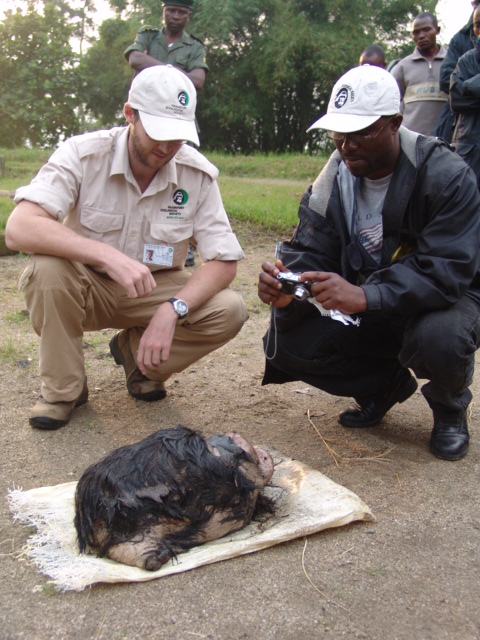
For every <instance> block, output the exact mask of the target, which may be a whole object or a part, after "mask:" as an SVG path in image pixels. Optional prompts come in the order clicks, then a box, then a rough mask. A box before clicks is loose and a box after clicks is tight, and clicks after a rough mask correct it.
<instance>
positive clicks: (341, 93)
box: [334, 84, 355, 109]
mask: <svg viewBox="0 0 480 640" xmlns="http://www.w3.org/2000/svg"><path fill="white" fill-rule="evenodd" d="M349 96H350V102H353V101H354V100H355V93H354V92H353V89H352V87H351V86H350V85H348V84H346V85H343V87H341V88H340V89H339V90H338V91H337V95H336V96H335V100H334V105H335V108H336V109H341V108H342V107H344V106H345V105H346V104H347V102H348V100H349Z"/></svg>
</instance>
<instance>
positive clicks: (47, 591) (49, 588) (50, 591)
mask: <svg viewBox="0 0 480 640" xmlns="http://www.w3.org/2000/svg"><path fill="white" fill-rule="evenodd" d="M42 592H43V595H44V596H47V597H48V598H52V597H53V596H58V595H59V592H58V590H57V589H55V585H54V584H53V582H47V583H46V584H44V585H43V588H42Z"/></svg>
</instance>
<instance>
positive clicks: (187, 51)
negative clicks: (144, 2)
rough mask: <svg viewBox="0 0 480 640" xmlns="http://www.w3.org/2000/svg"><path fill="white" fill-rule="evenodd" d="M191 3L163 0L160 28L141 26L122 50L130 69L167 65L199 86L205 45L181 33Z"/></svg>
mask: <svg viewBox="0 0 480 640" xmlns="http://www.w3.org/2000/svg"><path fill="white" fill-rule="evenodd" d="M194 2H195V0H165V2H164V3H163V12H162V16H163V22H164V25H165V26H164V27H163V29H157V28H156V27H151V26H149V25H145V26H144V27H142V28H141V29H139V31H138V33H137V37H136V39H135V42H134V43H133V44H131V45H130V46H129V47H128V48H127V49H126V51H125V54H124V55H125V58H126V59H127V61H128V64H129V65H130V66H131V67H132V69H134V70H135V71H136V72H137V73H138V72H139V71H143V69H146V68H147V67H153V66H154V65H159V64H160V65H162V64H171V65H173V66H174V67H177V69H180V70H181V71H183V73H185V75H187V76H188V77H189V78H190V80H191V81H192V82H193V84H194V85H195V89H196V90H197V91H199V90H200V89H201V88H202V87H203V85H204V83H205V78H206V74H207V71H208V66H207V63H206V53H205V47H204V46H203V44H202V42H201V41H200V40H198V39H197V38H194V37H193V36H191V35H189V34H188V33H186V32H185V26H186V24H187V22H188V21H189V20H190V16H191V14H192V6H193V3H194Z"/></svg>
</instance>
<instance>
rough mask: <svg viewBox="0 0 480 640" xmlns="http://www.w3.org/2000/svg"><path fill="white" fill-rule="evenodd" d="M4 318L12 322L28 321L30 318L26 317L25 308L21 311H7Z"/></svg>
mask: <svg viewBox="0 0 480 640" xmlns="http://www.w3.org/2000/svg"><path fill="white" fill-rule="evenodd" d="M5 320H7V321H8V322H11V323H12V324H20V323H22V322H26V321H27V322H28V321H29V320H30V319H29V317H28V312H26V311H25V310H22V311H9V312H8V313H6V314H5Z"/></svg>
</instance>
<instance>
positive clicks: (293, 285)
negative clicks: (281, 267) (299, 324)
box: [277, 271, 312, 300]
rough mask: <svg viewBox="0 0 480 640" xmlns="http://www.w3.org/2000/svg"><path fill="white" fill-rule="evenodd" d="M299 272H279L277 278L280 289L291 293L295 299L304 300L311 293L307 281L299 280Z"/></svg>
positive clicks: (288, 293)
mask: <svg viewBox="0 0 480 640" xmlns="http://www.w3.org/2000/svg"><path fill="white" fill-rule="evenodd" d="M301 275H302V274H301V273H293V272H292V271H287V272H280V273H279V274H278V276H277V280H278V281H279V282H281V284H282V291H283V293H286V294H287V295H290V296H291V295H293V297H294V298H295V299H296V300H305V299H306V298H309V297H310V296H311V295H312V291H311V289H310V283H309V282H300V276H301Z"/></svg>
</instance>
